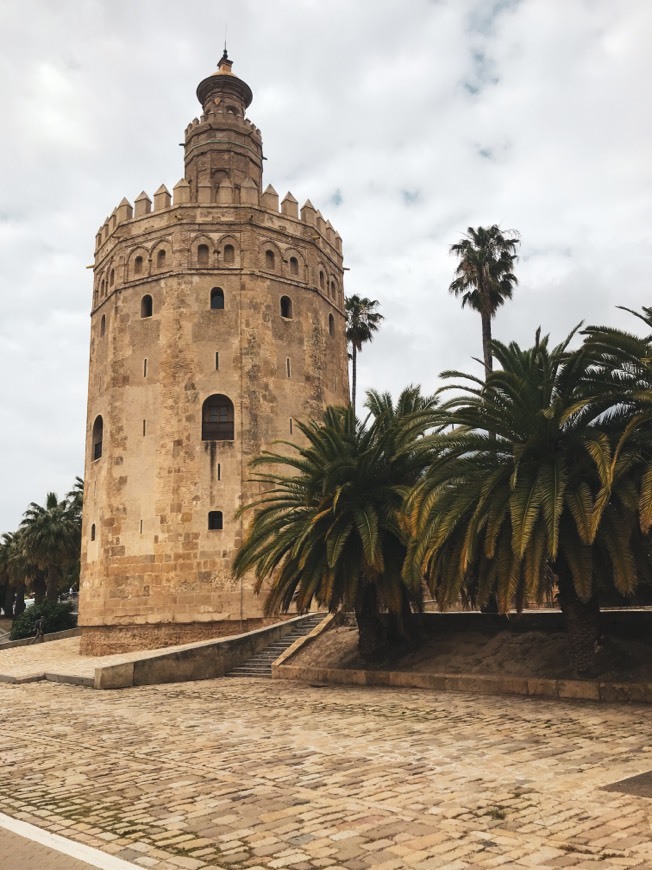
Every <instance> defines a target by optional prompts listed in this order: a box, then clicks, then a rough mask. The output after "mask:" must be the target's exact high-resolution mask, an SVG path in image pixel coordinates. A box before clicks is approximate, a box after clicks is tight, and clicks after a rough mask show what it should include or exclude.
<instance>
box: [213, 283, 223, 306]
mask: <svg viewBox="0 0 652 870" xmlns="http://www.w3.org/2000/svg"><path fill="white" fill-rule="evenodd" d="M211 308H212V309H213V311H221V310H222V309H223V308H224V290H222V288H221V287H213V289H212V290H211Z"/></svg>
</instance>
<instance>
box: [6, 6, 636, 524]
mask: <svg viewBox="0 0 652 870" xmlns="http://www.w3.org/2000/svg"><path fill="white" fill-rule="evenodd" d="M227 26H228V48H229V54H230V56H231V57H232V58H233V60H234V72H235V73H236V74H237V75H238V76H240V77H241V78H243V79H244V80H245V81H246V82H247V83H248V84H249V85H250V86H251V88H252V89H253V92H254V101H253V103H252V105H251V107H250V109H249V117H250V118H251V119H252V121H253V122H254V123H255V124H256V125H257V126H258V127H259V128H260V129H261V131H262V134H263V140H264V147H265V155H266V157H267V161H266V163H265V183H266V184H267V183H271V184H273V185H274V187H275V188H276V190H277V191H278V192H279V194H280V195H281V197H283V195H284V194H285V193H286V191H287V190H291V191H292V193H293V194H294V195H295V197H296V198H297V199H298V200H299V203H300V204H302V203H303V202H304V201H305V200H306V199H307V198H310V199H311V200H312V202H313V203H314V205H315V206H316V207H317V208H319V209H320V210H321V211H322V213H323V214H324V216H325V218H328V219H330V220H331V222H332V224H333V225H334V226H335V228H336V229H337V230H338V231H339V232H340V234H341V236H342V238H343V243H344V257H345V265H346V266H347V267H348V268H349V269H350V271H349V272H347V273H346V279H345V291H346V292H347V293H348V294H352V293H358V294H361V295H365V296H369V297H371V298H374V299H378V300H379V301H380V304H381V310H382V313H383V314H384V315H385V321H384V324H383V326H382V330H381V331H380V332H379V333H378V335H377V338H376V339H375V341H374V342H373V344H372V345H371V346H369V347H366V348H365V349H364V351H363V353H362V355H361V357H360V363H359V381H360V386H361V388H363V389H364V388H367V387H371V386H373V387H376V388H379V389H389V390H391V391H392V392H394V393H396V392H397V391H399V390H400V389H401V388H402V387H403V386H405V385H406V384H408V383H411V382H412V383H419V384H421V385H422V386H423V388H424V389H425V390H427V391H431V390H433V389H435V388H436V387H437V385H438V383H439V381H438V373H439V372H441V371H442V370H443V369H447V368H461V369H464V370H474V369H475V370H477V371H479V368H478V366H477V363H475V362H474V361H473V358H474V357H479V356H480V355H481V341H480V321H479V316H478V315H477V314H475V313H474V312H472V311H470V310H467V309H464V310H462V309H461V308H460V304H459V301H458V300H456V299H455V298H454V297H452V296H450V294H449V293H448V285H449V283H450V281H451V279H452V272H453V270H454V268H455V261H454V260H453V259H452V258H451V257H450V255H449V253H448V248H449V246H450V245H451V243H453V242H455V241H457V240H458V239H459V238H460V236H461V235H462V233H463V232H464V231H465V230H466V228H467V227H468V226H479V225H488V224H492V223H499V224H501V226H502V227H503V228H504V229H512V228H514V229H517V230H518V231H519V232H520V234H521V237H522V248H521V259H520V261H519V263H518V266H517V274H518V278H519V282H520V285H519V288H518V290H517V292H516V293H515V296H514V299H513V300H512V302H510V303H508V304H507V305H506V306H504V307H503V308H501V309H500V310H499V312H498V314H497V316H496V319H495V321H494V335H495V336H496V337H497V338H500V339H516V340H518V341H519V342H522V343H530V342H531V340H532V337H533V335H534V332H535V330H536V328H537V327H538V326H539V325H541V326H542V327H543V329H544V331H546V332H550V333H552V335H553V337H554V338H555V339H559V340H561V339H562V338H563V337H564V336H565V335H566V333H567V332H568V331H569V330H570V329H571V328H572V327H573V326H574V325H575V324H576V323H577V322H578V321H580V320H585V321H587V322H592V323H598V322H599V323H609V324H613V325H625V326H626V325H631V326H632V327H634V324H635V322H634V321H633V319H632V318H629V317H628V316H627V315H624V314H623V313H622V312H619V311H617V309H616V305H626V306H629V307H632V308H640V306H641V305H644V304H647V305H650V304H652V293H651V292H650V275H651V274H652V254H651V251H652V246H651V244H650V242H651V235H652V199H651V197H650V192H651V180H652V179H651V176H652V169H651V167H652V109H651V106H652V101H651V100H650V96H649V89H650V83H651V82H652V52H651V51H650V45H651V44H652V3H650V2H649V0H620V2H616V0H521V2H497V0H487V2H485V0H448V2H446V0H442V2H432V0H238V2H235V0H234V2H227V0H212V2H208V0H2V3H1V4H0V44H1V52H0V118H2V121H3V124H2V129H3V135H2V137H1V138H0V172H1V173H2V183H1V184H0V303H1V313H0V471H1V477H0V532H1V531H5V530H6V531H8V530H13V529H15V528H16V526H17V525H18V523H19V521H20V519H21V516H22V513H23V511H24V510H25V508H26V507H27V504H28V503H29V502H30V501H37V502H39V503H43V501H44V498H45V494H46V492H47V491H48V490H55V491H56V492H57V493H58V494H59V495H62V494H64V493H65V492H66V491H67V490H68V489H70V487H71V485H72V482H73V479H74V477H75V475H76V474H82V473H83V442H84V427H85V415H86V385H87V370H88V339H89V311H90V302H91V285H92V272H91V271H90V270H87V269H86V267H87V266H88V265H90V264H91V263H92V261H93V247H94V240H95V233H96V231H97V229H98V227H99V225H100V224H101V223H103V221H104V219H105V217H106V216H107V215H108V214H110V213H111V211H112V210H113V208H114V207H115V206H116V205H117V203H118V202H119V201H120V199H121V198H122V197H123V196H126V197H127V198H128V199H129V200H130V201H132V202H133V200H134V198H135V197H136V196H137V195H138V194H139V193H140V191H141V190H143V189H144V190H146V191H147V192H148V193H149V194H150V195H151V194H152V193H153V192H154V190H156V188H157V187H158V186H159V185H160V184H161V183H162V182H164V183H165V184H167V186H168V187H169V188H170V189H172V186H173V185H174V184H175V183H176V182H177V181H178V180H179V178H180V177H181V175H182V172H183V160H182V153H181V149H180V148H179V145H178V143H179V142H181V141H182V139H183V131H184V129H185V126H186V124H187V123H188V122H189V121H190V120H191V119H192V118H193V117H195V116H196V115H197V114H198V113H199V109H200V107H199V104H198V103H197V100H196V97H195V89H196V86H197V84H198V83H199V81H200V80H201V79H202V78H204V77H205V76H206V75H208V74H210V73H211V72H212V71H213V70H214V69H215V67H216V63H217V60H218V58H219V56H220V54H221V51H222V47H223V42H224V31H225V27H227Z"/></svg>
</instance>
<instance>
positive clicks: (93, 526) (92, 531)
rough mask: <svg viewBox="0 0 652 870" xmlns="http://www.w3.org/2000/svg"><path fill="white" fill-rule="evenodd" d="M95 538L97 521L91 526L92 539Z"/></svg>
mask: <svg viewBox="0 0 652 870" xmlns="http://www.w3.org/2000/svg"><path fill="white" fill-rule="evenodd" d="M94 540H95V523H93V524H92V526H91V541H94Z"/></svg>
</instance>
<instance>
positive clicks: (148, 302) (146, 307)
mask: <svg viewBox="0 0 652 870" xmlns="http://www.w3.org/2000/svg"><path fill="white" fill-rule="evenodd" d="M153 311H154V303H153V302H152V297H151V296H150V295H149V293H147V294H146V295H145V296H143V298H142V299H141V300H140V316H141V317H151V316H152V313H153Z"/></svg>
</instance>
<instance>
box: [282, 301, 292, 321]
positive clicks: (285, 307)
mask: <svg viewBox="0 0 652 870" xmlns="http://www.w3.org/2000/svg"><path fill="white" fill-rule="evenodd" d="M281 317H285V318H287V320H292V300H291V299H290V297H289V296H281Z"/></svg>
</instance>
